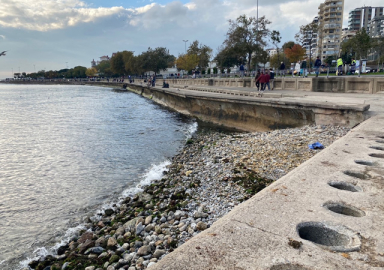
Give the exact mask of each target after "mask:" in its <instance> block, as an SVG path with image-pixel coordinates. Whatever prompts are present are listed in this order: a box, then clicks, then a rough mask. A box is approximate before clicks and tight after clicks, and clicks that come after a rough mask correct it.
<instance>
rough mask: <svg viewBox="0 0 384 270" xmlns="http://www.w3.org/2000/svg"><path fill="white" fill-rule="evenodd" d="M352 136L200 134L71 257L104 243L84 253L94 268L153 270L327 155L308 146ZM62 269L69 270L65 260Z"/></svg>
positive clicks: (313, 129) (327, 132)
mask: <svg viewBox="0 0 384 270" xmlns="http://www.w3.org/2000/svg"><path fill="white" fill-rule="evenodd" d="M348 131H349V129H348V128H344V127H337V126H304V127H302V128H294V129H282V130H274V131H270V132H255V133H235V134H223V133H220V132H215V131H209V132H202V133H199V134H196V135H194V136H193V137H192V138H191V139H190V141H192V143H188V144H186V146H185V147H184V149H182V151H180V153H179V154H178V155H176V156H175V157H174V158H173V159H172V164H171V165H169V166H168V168H167V170H168V171H167V173H166V174H165V175H164V177H163V178H162V179H158V180H155V181H154V182H153V183H152V184H151V185H150V186H146V187H143V190H144V191H143V192H142V193H138V194H136V195H134V196H133V197H130V198H126V199H125V200H124V201H123V202H122V203H121V204H120V206H119V207H117V206H116V207H115V208H114V209H107V210H106V211H105V212H106V213H105V215H104V216H102V217H101V218H100V220H96V221H95V222H94V224H93V225H92V226H90V227H92V228H94V231H92V232H89V231H87V232H85V233H83V234H82V235H81V236H80V238H79V239H78V240H77V239H73V241H72V242H71V243H69V244H68V246H63V249H64V250H67V251H66V254H68V253H69V252H75V251H76V249H79V248H84V245H86V244H87V243H89V242H90V241H94V239H97V240H96V241H95V246H96V247H90V248H88V249H87V251H86V252H85V253H86V254H97V255H98V258H93V257H96V256H92V257H91V258H89V257H87V255H82V254H78V256H84V257H81V259H82V260H84V259H88V260H89V264H88V265H92V264H93V262H95V263H94V264H96V261H95V260H99V261H97V264H100V260H101V261H102V263H103V265H104V269H107V270H114V269H115V266H116V267H119V268H120V269H128V270H137V269H145V268H146V267H150V266H151V265H153V264H155V263H156V262H157V261H158V260H161V259H162V258H163V257H164V256H166V254H168V253H170V252H172V251H173V250H174V249H176V248H177V247H178V246H180V245H182V244H183V243H185V242H186V241H188V240H189V239H190V238H192V237H194V236H196V235H197V234H198V233H200V232H201V231H203V230H206V229H208V228H209V227H210V226H211V225H212V224H213V223H214V222H215V221H217V220H218V219H220V218H221V217H223V216H224V215H226V214H227V213H228V212H230V211H231V210H232V208H233V207H235V206H236V205H238V204H240V203H242V202H243V201H245V200H247V199H248V198H250V197H252V196H253V195H254V194H255V193H256V192H257V191H258V189H257V188H258V187H259V186H260V187H261V188H260V190H261V189H262V188H263V187H264V186H268V185H269V184H270V183H272V182H273V181H275V180H277V179H279V178H281V177H283V176H284V175H286V174H287V173H289V172H290V171H292V170H293V169H295V168H296V167H297V166H299V165H300V164H302V163H303V162H305V161H306V160H308V159H310V158H311V157H313V156H314V155H316V154H317V153H318V152H319V151H321V150H310V149H309V147H308V145H309V144H312V143H315V142H320V143H321V144H323V145H324V146H325V147H327V146H329V145H331V144H332V143H333V142H334V141H335V140H337V139H339V138H341V137H342V136H344V135H345V134H346V133H347V132H348ZM247 179H252V181H248V180H247ZM111 224H113V225H111ZM92 239H93V240H92ZM117 240H118V241H117ZM92 243H93V242H92ZM120 245H121V246H120ZM99 254H100V255H99ZM39 262H40V261H39ZM39 262H36V261H33V262H31V264H30V265H35V264H36V265H37V264H38V263H39ZM55 263H58V264H59V265H61V266H62V267H63V268H65V267H68V262H65V260H61V261H55ZM88 268H89V269H88ZM119 268H118V269H119ZM86 269H87V270H92V269H94V268H92V266H90V267H87V268H86Z"/></svg>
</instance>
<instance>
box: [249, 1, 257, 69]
mask: <svg viewBox="0 0 384 270" xmlns="http://www.w3.org/2000/svg"><path fill="white" fill-rule="evenodd" d="M258 35H259V0H257V2H256V48H257V47H258V45H259V40H258V38H259V37H258ZM257 49H258V48H257ZM255 60H256V61H255V62H256V63H255V74H256V73H257V52H256V56H255ZM249 72H251V71H249Z"/></svg>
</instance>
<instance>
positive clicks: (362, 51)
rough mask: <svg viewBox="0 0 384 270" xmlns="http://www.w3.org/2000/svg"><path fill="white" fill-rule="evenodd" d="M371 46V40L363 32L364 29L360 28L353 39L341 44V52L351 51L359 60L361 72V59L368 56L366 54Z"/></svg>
mask: <svg viewBox="0 0 384 270" xmlns="http://www.w3.org/2000/svg"><path fill="white" fill-rule="evenodd" d="M372 45H373V44H372V39H371V38H370V36H369V35H368V34H367V32H366V31H365V28H362V29H361V30H359V31H358V32H357V33H356V35H355V36H354V37H352V38H351V39H349V40H348V41H347V42H345V43H343V44H342V51H344V52H348V51H351V52H354V53H355V54H356V58H357V59H360V67H359V69H360V71H361V66H362V65H361V60H362V59H363V57H365V58H366V57H367V56H368V52H369V50H370V49H371V48H372ZM359 74H360V72H359Z"/></svg>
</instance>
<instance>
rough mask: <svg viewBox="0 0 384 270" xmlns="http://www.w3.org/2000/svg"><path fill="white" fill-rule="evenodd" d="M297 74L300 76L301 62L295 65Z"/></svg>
mask: <svg viewBox="0 0 384 270" xmlns="http://www.w3.org/2000/svg"><path fill="white" fill-rule="evenodd" d="M295 74H296V75H299V76H300V61H297V63H296V65H295ZM292 75H293V74H292Z"/></svg>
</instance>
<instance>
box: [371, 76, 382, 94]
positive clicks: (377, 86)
mask: <svg viewBox="0 0 384 270" xmlns="http://www.w3.org/2000/svg"><path fill="white" fill-rule="evenodd" d="M372 92H373V93H374V94H375V93H379V92H382V93H384V77H381V78H375V79H374V82H373V89H372Z"/></svg>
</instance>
